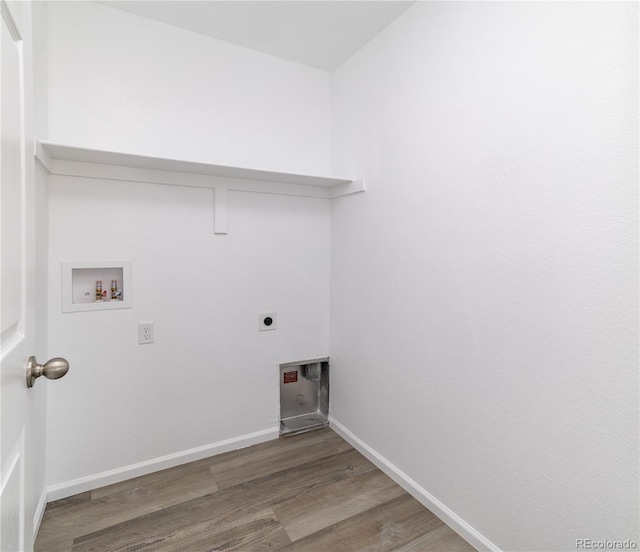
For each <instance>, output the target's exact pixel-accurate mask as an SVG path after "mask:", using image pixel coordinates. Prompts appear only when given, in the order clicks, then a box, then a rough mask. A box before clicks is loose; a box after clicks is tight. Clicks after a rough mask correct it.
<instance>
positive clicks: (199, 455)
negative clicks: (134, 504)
mask: <svg viewBox="0 0 640 552" xmlns="http://www.w3.org/2000/svg"><path fill="white" fill-rule="evenodd" d="M278 435H279V429H278V428H271V429H264V430H262V431H257V432H256V433H249V434H247V435H241V436H240V437H234V438H233V439H227V440H226V441H219V442H217V443H212V444H210V445H205V446H202V447H197V448H193V449H189V450H184V451H181V452H176V453H174V454H168V455H167V456H161V457H159V458H153V459H151V460H147V461H145V462H139V463H137V464H131V465H129V466H124V467H122V468H117V469H115V470H109V471H105V472H101V473H97V474H94V475H89V476H87V477H80V478H78V479H73V480H71V481H65V482H64V483H59V484H57V485H51V486H49V487H47V488H46V490H45V494H46V502H51V501H53V500H59V499H61V498H66V497H68V496H72V495H75V494H78V493H84V492H86V491H92V490H93V489H98V488H99V487H104V486H105V485H112V484H113V483H120V482H121V481H126V480H127V479H132V478H133V477H139V476H141V475H147V474H149V473H153V472H156V471H160V470H164V469H167V468H173V467H174V466H179V465H180V464H186V463H188V462H193V461H195V460H201V459H203V458H207V457H208V456H215V455H216V454H222V453H223V452H229V451H231V450H237V449H241V448H244V447H248V446H251V445H257V444H258V443H263V442H265V441H270V440H272V439H277V438H278ZM45 505H46V503H45ZM43 512H44V507H43Z"/></svg>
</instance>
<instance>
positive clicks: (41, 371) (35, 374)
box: [27, 356, 69, 387]
mask: <svg viewBox="0 0 640 552" xmlns="http://www.w3.org/2000/svg"><path fill="white" fill-rule="evenodd" d="M68 371H69V363H68V362H67V360H66V359H64V358H58V357H57V358H52V359H51V360H49V361H47V362H46V363H45V364H44V365H42V364H38V361H37V360H36V357H34V356H32V357H29V360H28V361H27V387H33V384H34V383H35V381H36V378H39V377H40V376H44V377H45V378H47V379H60V378H61V377H62V376H64V375H65V374H66V373H67V372H68Z"/></svg>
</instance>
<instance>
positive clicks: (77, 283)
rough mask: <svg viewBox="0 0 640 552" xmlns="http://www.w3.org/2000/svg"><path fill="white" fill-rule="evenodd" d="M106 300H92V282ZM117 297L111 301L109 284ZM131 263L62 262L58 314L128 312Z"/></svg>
mask: <svg viewBox="0 0 640 552" xmlns="http://www.w3.org/2000/svg"><path fill="white" fill-rule="evenodd" d="M98 280H100V281H101V282H102V289H103V291H106V297H105V298H104V299H103V300H102V301H97V300H96V281H98ZM113 280H115V281H116V282H117V284H116V285H117V290H116V293H117V295H118V297H117V298H116V299H111V282H112V281H113ZM132 289H133V287H132V279H131V261H64V262H63V263H62V312H82V311H94V310H109V309H130V308H131V306H132V301H131V296H132Z"/></svg>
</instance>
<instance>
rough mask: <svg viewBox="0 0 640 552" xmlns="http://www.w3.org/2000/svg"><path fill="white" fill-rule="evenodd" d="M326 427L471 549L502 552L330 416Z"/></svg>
mask: <svg viewBox="0 0 640 552" xmlns="http://www.w3.org/2000/svg"><path fill="white" fill-rule="evenodd" d="M329 427H331V429H333V430H334V431H335V432H336V433H337V434H338V435H340V436H341V437H342V438H343V439H344V440H345V441H347V442H348V443H349V444H350V445H351V446H353V448H355V449H356V450H357V451H358V452H360V453H361V454H362V455H363V456H365V457H366V458H367V459H368V460H370V461H371V462H372V463H373V464H375V465H376V466H377V467H378V468H379V469H380V470H381V471H383V472H384V473H385V474H387V475H388V476H389V477H390V478H391V479H393V480H394V481H395V482H396V483H397V484H398V485H400V486H401V487H402V488H403V489H404V490H405V491H407V492H408V493H409V494H410V495H411V496H413V497H414V498H415V499H416V500H417V501H418V502H420V503H421V504H422V505H423V506H425V507H426V508H428V509H429V510H430V511H431V512H433V513H434V514H435V515H436V516H438V517H439V518H440V519H441V520H442V521H443V522H444V523H446V524H447V525H448V526H449V527H451V529H453V530H454V531H455V532H456V533H457V534H458V535H460V536H461V537H462V538H463V539H464V540H466V541H467V542H468V543H469V544H471V545H472V546H473V547H475V548H477V549H478V550H480V551H482V552H501V551H500V549H499V548H498V547H497V546H496V545H495V544H493V543H492V542H491V541H490V540H488V539H486V538H485V537H484V536H482V535H481V534H480V533H478V531H476V530H475V529H474V528H473V527H471V525H469V524H468V523H466V522H465V521H464V520H463V519H462V518H461V517H459V516H458V515H456V514H455V512H453V511H452V510H450V509H449V508H447V506H445V505H444V504H443V503H442V502H440V501H439V500H438V499H437V498H435V497H434V496H433V495H431V494H430V493H428V492H427V491H426V490H425V489H423V488H422V487H421V486H420V485H418V484H417V483H416V482H415V481H414V480H413V479H411V478H410V477H409V476H408V475H406V474H405V473H403V472H402V471H400V470H399V469H398V468H397V467H396V466H394V465H393V464H392V463H391V462H389V461H388V460H387V459H386V458H385V457H384V456H382V455H381V454H378V453H377V452H376V451H375V450H373V449H372V448H371V447H370V446H369V445H367V444H366V443H364V442H363V441H361V440H360V439H358V438H357V437H356V436H355V435H354V434H353V433H351V431H349V430H348V429H347V428H346V427H345V426H343V425H342V424H341V423H340V422H338V421H337V420H336V419H335V418H333V417H331V416H329Z"/></svg>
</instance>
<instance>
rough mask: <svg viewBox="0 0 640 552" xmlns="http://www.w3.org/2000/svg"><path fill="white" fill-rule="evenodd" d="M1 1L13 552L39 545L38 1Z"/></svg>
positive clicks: (5, 402) (1, 307)
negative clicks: (30, 374)
mask: <svg viewBox="0 0 640 552" xmlns="http://www.w3.org/2000/svg"><path fill="white" fill-rule="evenodd" d="M0 6H1V8H2V10H1V12H2V21H1V24H0V57H1V65H0V130H1V136H0V238H1V240H0V425H1V433H0V462H1V463H0V466H1V468H0V469H1V472H0V477H1V479H0V518H1V523H0V550H1V551H2V552H10V551H13V550H21V551H22V550H31V549H32V548H33V511H34V510H35V506H34V500H33V496H32V495H33V492H32V490H31V484H32V479H33V477H31V475H30V473H29V471H30V470H31V469H32V465H33V460H32V459H30V458H29V457H28V455H29V442H30V436H29V434H30V432H31V431H32V428H31V427H30V420H29V419H30V412H31V410H32V408H33V397H34V395H30V393H33V389H27V386H26V380H25V363H26V361H27V359H28V357H29V356H30V355H32V354H35V353H34V351H35V336H34V331H35V324H34V314H35V306H34V292H35V289H34V284H33V282H34V265H35V260H34V259H35V243H34V225H33V220H32V218H33V216H32V213H33V211H34V209H33V205H34V197H33V194H34V170H33V149H32V148H33V146H32V145H31V144H32V143H33V139H32V131H31V128H30V125H31V118H32V114H31V112H30V111H29V110H30V109H31V108H30V105H29V103H30V102H29V101H28V100H29V98H30V92H29V88H28V84H29V83H30V76H29V73H28V71H29V69H30V68H29V63H27V61H30V60H29V59H28V52H29V48H28V45H27V43H26V41H23V40H22V39H23V38H24V35H25V33H28V32H30V29H29V27H28V26H29V25H30V23H29V19H28V18H29V17H30V12H29V10H30V6H29V5H28V4H26V3H23V2H5V1H4V0H1V1H0ZM25 58H27V61H25ZM30 215H31V216H30ZM38 360H39V361H42V359H38ZM41 461H42V462H44V459H42V460H41Z"/></svg>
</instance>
